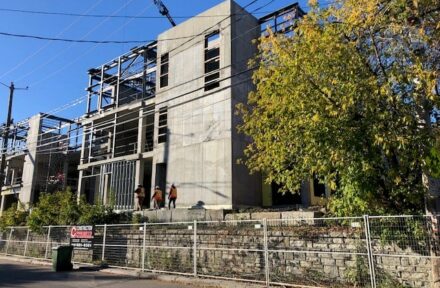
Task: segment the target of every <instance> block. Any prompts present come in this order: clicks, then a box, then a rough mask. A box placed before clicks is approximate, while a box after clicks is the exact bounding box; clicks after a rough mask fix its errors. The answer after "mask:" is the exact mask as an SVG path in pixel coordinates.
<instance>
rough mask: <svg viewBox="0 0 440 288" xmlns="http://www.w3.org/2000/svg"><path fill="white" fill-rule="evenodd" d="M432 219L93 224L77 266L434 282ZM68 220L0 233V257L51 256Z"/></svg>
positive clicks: (257, 277)
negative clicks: (90, 243) (88, 245)
mask: <svg viewBox="0 0 440 288" xmlns="http://www.w3.org/2000/svg"><path fill="white" fill-rule="evenodd" d="M439 223H440V219H439V216H363V217H346V218H293V219H263V220H238V221H191V222H172V223H142V224H112V225H96V226H95V238H94V246H93V249H91V250H74V255H73V260H74V262H77V263H78V262H79V263H93V264H107V265H109V266H113V267H121V268H131V269H138V270H141V271H151V272H161V273H169V274H183V275H191V276H199V277H208V278H219V279H232V280H241V281H248V282H254V283H260V284H265V285H266V286H270V285H283V286H291V287H341V288H348V287H371V288H378V287H380V288H387V287H396V288H397V287H399V288H400V287H414V288H422V287H434V285H435V283H440V282H438V281H440V239H439V234H438V232H439ZM70 228H71V227H70V226H48V227H42V228H40V229H38V230H36V231H32V230H31V229H29V228H28V227H8V228H6V229H3V230H2V231H0V253H1V254H6V255H15V256H20V257H32V258H39V259H47V260H49V259H51V257H52V249H53V248H54V247H57V246H59V245H68V244H69V240H70V239H69V238H70Z"/></svg>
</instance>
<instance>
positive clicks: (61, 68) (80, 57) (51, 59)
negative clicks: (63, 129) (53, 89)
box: [22, 1, 153, 85]
mask: <svg viewBox="0 0 440 288" xmlns="http://www.w3.org/2000/svg"><path fill="white" fill-rule="evenodd" d="M129 3H131V1H130V2H128V3H126V4H125V5H124V6H122V7H120V8H119V9H118V10H116V11H114V12H113V14H116V13H118V12H119V11H120V10H121V9H123V8H124V7H126V5H128V4H129ZM151 6H153V4H150V5H148V6H146V7H145V8H144V9H142V11H140V12H139V15H141V14H142V13H144V12H145V11H147V10H148V9H149V8H150V7H151ZM113 14H112V15H113ZM108 20H109V19H104V20H103V21H101V22H100V23H99V24H98V25H95V26H94V27H93V29H91V30H90V31H89V32H87V33H86V34H85V35H84V36H83V37H82V38H81V39H85V38H86V37H87V36H88V35H90V34H91V33H92V32H93V31H95V30H96V29H98V28H99V27H100V26H101V25H103V24H104V23H105V22H107V21H108ZM131 21H132V20H129V21H126V22H125V23H124V24H123V25H121V26H120V27H119V28H118V29H116V30H114V31H112V33H110V34H109V35H107V37H110V36H111V35H113V34H115V33H117V32H118V31H120V30H121V29H123V28H124V27H125V26H127V25H128V24H129V23H130V22H131ZM72 45H75V43H71V44H70V45H69V47H68V48H70V47H72ZM97 46H98V44H95V45H93V46H91V47H89V48H88V49H87V50H86V51H85V52H84V53H82V54H81V55H79V56H78V57H76V58H75V59H74V60H72V61H70V62H69V63H67V64H65V65H64V66H62V67H60V68H58V69H57V70H55V71H53V72H51V73H50V74H49V75H46V77H44V78H43V79H40V80H38V81H36V82H34V83H32V85H37V84H39V83H41V82H44V81H46V80H47V79H50V78H51V77H53V76H54V75H57V74H58V73H60V72H61V71H63V70H64V69H66V68H67V67H69V66H71V65H72V64H74V63H76V62H77V61H78V60H80V59H82V57H83V56H84V55H86V54H88V53H89V52H90V51H92V50H93V49H95V48H96V47H97ZM68 48H67V49H68ZM63 53H65V50H61V51H60V52H59V53H57V54H55V55H54V56H53V57H51V58H50V59H49V60H48V61H46V62H45V63H44V64H43V65H40V66H38V67H37V68H35V69H33V70H31V71H30V72H28V73H26V74H25V75H24V76H22V78H25V77H27V76H29V75H30V74H32V73H34V72H35V71H36V70H38V69H40V68H41V67H44V66H46V65H48V64H49V63H50V62H52V61H53V60H54V59H56V58H57V57H58V56H60V55H62V54H63Z"/></svg>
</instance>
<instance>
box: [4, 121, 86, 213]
mask: <svg viewBox="0 0 440 288" xmlns="http://www.w3.org/2000/svg"><path fill="white" fill-rule="evenodd" d="M78 126H79V125H78V124H77V123H76V122H75V121H72V120H69V119H65V118H61V117H58V116H54V115H49V114H44V113H40V114H37V115H35V116H32V117H31V118H29V119H27V120H26V121H21V122H20V123H17V124H15V125H13V126H12V127H11V128H10V133H9V137H8V140H9V141H8V146H7V148H6V151H2V153H6V170H5V176H6V179H5V182H4V185H3V186H2V189H1V205H0V214H1V212H3V211H4V210H5V209H8V208H9V207H11V206H12V205H13V204H14V203H20V204H21V205H22V206H24V207H23V208H26V207H29V206H30V205H32V204H34V203H36V202H37V201H38V197H39V195H40V193H42V192H53V191H57V190H64V189H66V188H67V186H70V187H73V189H74V190H76V187H77V179H78V176H77V175H78V171H77V165H78V164H79V148H80V145H79V142H78V141H76V139H77V137H75V135H74V134H75V133H78V131H79V129H78V128H79V127H78ZM4 129H5V126H2V127H0V134H1V135H3V130H4ZM2 141H4V139H2Z"/></svg>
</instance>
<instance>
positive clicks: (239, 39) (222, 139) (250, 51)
mask: <svg viewBox="0 0 440 288" xmlns="http://www.w3.org/2000/svg"><path fill="white" fill-rule="evenodd" d="M302 15H303V12H302V11H301V9H300V8H299V7H298V5H297V4H293V5H290V6H288V7H285V8H283V9H281V10H279V11H276V12H274V13H271V14H269V15H267V16H265V17H263V18H260V19H257V18H255V17H254V16H253V15H251V14H250V13H248V12H247V11H246V10H245V9H243V8H242V7H240V6H239V5H237V4H236V3H235V2H234V1H230V0H227V1H224V2H222V3H221V4H219V5H217V6H215V7H213V8H211V9H209V10H207V11H205V12H203V13H202V14H200V15H198V16H196V17H193V18H190V19H188V20H187V21H185V22H183V23H181V24H179V25H177V26H175V27H173V28H171V29H169V30H167V31H165V32H163V33H162V34H160V35H159V36H158V38H157V41H155V42H153V43H149V44H147V45H144V46H140V47H135V48H133V49H131V50H130V51H129V52H128V53H126V54H124V55H121V56H119V57H117V58H116V59H114V60H112V61H110V62H108V63H105V64H103V65H101V66H99V67H97V68H94V69H90V70H89V85H88V87H87V91H88V102H87V109H86V114H85V115H84V116H83V117H82V118H81V119H82V120H81V125H82V126H83V132H84V133H83V139H82V149H81V159H80V165H79V166H78V167H79V184H78V195H79V196H80V195H85V197H86V198H87V199H88V201H89V202H95V203H96V202H100V203H110V201H112V202H111V203H113V204H114V205H115V208H116V209H118V210H129V209H133V206H134V194H133V191H134V190H135V187H136V186H137V185H138V184H141V185H143V186H144V187H146V192H147V195H146V201H145V203H144V205H145V206H146V207H149V206H150V204H149V198H150V197H151V192H152V190H153V187H155V186H159V187H160V188H161V190H163V191H168V189H169V186H170V185H171V184H172V183H175V184H176V186H177V187H178V204H179V207H181V208H190V207H204V208H208V209H210V208H212V209H232V208H238V207H249V206H261V205H262V204H263V202H264V201H265V202H267V201H268V200H267V199H269V198H270V197H263V190H266V193H269V194H270V193H271V190H273V189H272V188H271V187H266V188H264V187H263V186H264V185H263V182H262V179H261V176H260V175H250V173H249V171H248V170H247V168H246V167H245V166H243V165H240V164H238V159H240V158H241V157H243V150H244V148H245V146H246V145H247V143H249V142H248V141H249V139H246V137H245V136H244V135H242V134H239V133H238V131H237V129H236V127H237V125H238V124H239V123H240V117H239V116H237V115H236V114H235V107H236V105H237V104H238V103H246V100H247V95H248V93H249V92H250V91H251V90H252V89H254V85H253V84H252V80H251V75H252V69H250V68H249V67H248V62H249V60H250V59H251V58H252V57H253V56H254V55H255V54H256V52H257V47H256V44H255V41H253V40H255V39H257V38H259V37H260V36H261V33H262V31H264V30H265V27H266V26H267V25H270V26H272V30H273V31H275V32H278V31H283V32H286V31H287V33H291V28H292V27H293V25H294V22H295V20H296V19H297V18H298V17H300V16H302ZM263 33H264V32H263ZM309 186H310V185H305V188H304V189H308V190H310V189H309V188H308V187H309ZM312 186H313V183H312ZM303 194H304V195H305V194H309V193H303ZM149 196H150V197H149ZM305 197H306V196H305ZM309 198H310V197H309ZM264 199H266V200H264ZM304 199H305V198H304ZM304 199H303V200H304ZM305 200H307V199H305ZM308 201H309V202H310V199H309V200H308ZM266 204H270V203H266ZM309 204H310V203H309Z"/></svg>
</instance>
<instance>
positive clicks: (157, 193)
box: [151, 186, 162, 209]
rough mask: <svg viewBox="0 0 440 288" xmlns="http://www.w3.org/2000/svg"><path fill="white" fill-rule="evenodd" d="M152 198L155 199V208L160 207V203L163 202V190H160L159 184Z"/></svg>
mask: <svg viewBox="0 0 440 288" xmlns="http://www.w3.org/2000/svg"><path fill="white" fill-rule="evenodd" d="M151 200H153V204H154V209H160V204H161V203H162V190H160V187H159V186H156V188H155V189H154V193H153V196H152V197H151Z"/></svg>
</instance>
